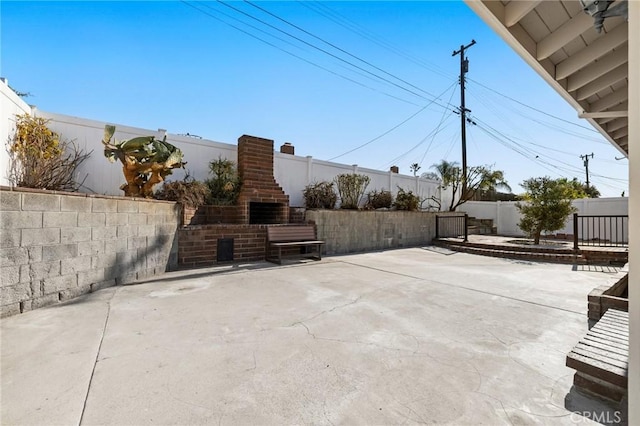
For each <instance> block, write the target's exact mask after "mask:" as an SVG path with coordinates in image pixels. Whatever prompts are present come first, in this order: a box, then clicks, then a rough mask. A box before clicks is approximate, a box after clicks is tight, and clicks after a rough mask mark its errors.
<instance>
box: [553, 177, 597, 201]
mask: <svg viewBox="0 0 640 426" xmlns="http://www.w3.org/2000/svg"><path fill="white" fill-rule="evenodd" d="M561 180H562V181H563V182H566V183H567V184H568V185H570V186H571V187H572V189H573V190H574V191H575V192H576V198H600V191H598V188H596V187H595V186H593V185H589V186H587V184H586V183H582V182H580V181H579V180H578V179H576V178H573V179H572V180H569V179H567V178H562V179H561Z"/></svg>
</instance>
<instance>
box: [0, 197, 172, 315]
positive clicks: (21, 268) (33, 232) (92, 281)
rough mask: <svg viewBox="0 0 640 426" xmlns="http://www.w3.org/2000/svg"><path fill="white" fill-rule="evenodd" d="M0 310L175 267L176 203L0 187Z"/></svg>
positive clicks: (9, 310)
mask: <svg viewBox="0 0 640 426" xmlns="http://www.w3.org/2000/svg"><path fill="white" fill-rule="evenodd" d="M0 210H1V212H2V216H1V217H0V219H1V220H0V221H1V230H2V239H1V241H2V246H1V248H0V271H1V288H0V289H1V297H0V303H1V304H0V306H1V315H2V316H8V315H13V314H17V313H21V312H25V311H28V310H31V309H36V308H39V307H42V306H46V305H50V304H53V303H57V302H59V301H62V300H67V299H70V298H73V297H76V296H79V295H81V294H85V293H89V292H91V291H94V290H96V289H98V288H102V287H108V286H113V285H116V284H126V283H129V282H132V281H135V280H137V279H142V278H146V277H149V276H153V275H156V274H161V273H163V272H165V271H166V270H169V269H174V268H175V267H176V266H177V261H178V251H177V245H176V244H175V235H176V230H177V228H178V224H179V221H180V209H179V206H178V205H177V204H176V203H173V202H167V201H156V200H146V199H135V198H124V197H109V196H99V195H87V194H76V193H61V192H54V191H39V190H28V189H21V188H18V189H13V190H11V188H7V187H0Z"/></svg>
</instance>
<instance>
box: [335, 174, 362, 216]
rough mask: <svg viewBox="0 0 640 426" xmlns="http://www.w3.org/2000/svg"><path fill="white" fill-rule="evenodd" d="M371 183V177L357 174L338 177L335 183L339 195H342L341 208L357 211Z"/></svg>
mask: <svg viewBox="0 0 640 426" xmlns="http://www.w3.org/2000/svg"><path fill="white" fill-rule="evenodd" d="M370 181H371V179H370V178H369V176H367V175H359V174H356V173H350V174H349V173H345V174H341V175H338V176H336V178H335V182H336V186H337V188H338V194H340V208H341V209H355V210H357V209H358V205H359V204H360V199H361V198H362V196H363V195H364V191H365V190H366V189H367V186H368V185H369V182H370Z"/></svg>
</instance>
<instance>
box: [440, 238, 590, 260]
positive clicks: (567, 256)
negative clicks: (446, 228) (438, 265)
mask: <svg viewBox="0 0 640 426" xmlns="http://www.w3.org/2000/svg"><path fill="white" fill-rule="evenodd" d="M435 245H437V246H439V247H445V248H448V249H450V250H453V251H458V252H462V253H469V254H476V255H480V256H490V257H499V258H504V259H520V260H530V261H536V262H549V263H564V264H586V263H587V262H586V260H585V259H584V258H583V257H582V255H580V254H576V253H573V252H569V253H566V252H565V253H562V252H559V250H558V251H553V250H550V251H546V252H533V251H523V250H511V247H506V246H490V245H487V244H469V243H461V244H451V243H450V242H449V241H437V242H435ZM478 246H482V247H478ZM515 248H516V249H518V247H515Z"/></svg>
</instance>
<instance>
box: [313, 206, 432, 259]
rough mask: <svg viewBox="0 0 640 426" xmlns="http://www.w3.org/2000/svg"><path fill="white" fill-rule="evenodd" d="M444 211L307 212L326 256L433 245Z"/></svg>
mask: <svg viewBox="0 0 640 426" xmlns="http://www.w3.org/2000/svg"><path fill="white" fill-rule="evenodd" d="M436 214H439V215H442V214H443V213H442V212H438V213H432V212H407V211H375V210H374V211H357V210H307V212H306V219H307V221H310V222H313V223H315V224H316V227H317V230H318V239H320V240H324V241H325V242H326V243H325V246H324V252H325V253H326V254H329V255H331V254H344V253H354V252H362V251H369V250H383V249H391V248H400V247H412V246H419V245H426V244H431V240H433V238H435V229H436Z"/></svg>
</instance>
